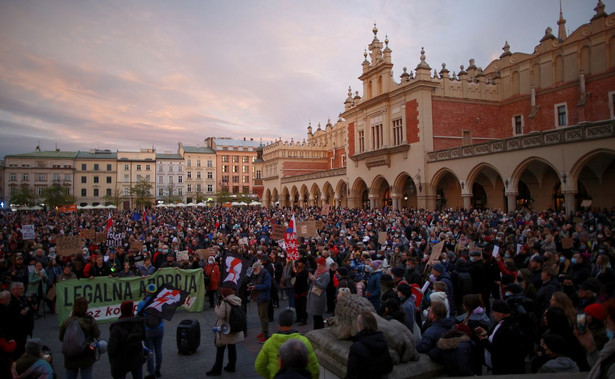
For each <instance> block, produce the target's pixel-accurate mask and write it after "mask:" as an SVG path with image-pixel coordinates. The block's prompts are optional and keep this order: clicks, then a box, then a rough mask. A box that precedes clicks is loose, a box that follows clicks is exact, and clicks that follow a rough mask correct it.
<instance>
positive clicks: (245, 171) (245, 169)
mask: <svg viewBox="0 0 615 379" xmlns="http://www.w3.org/2000/svg"><path fill="white" fill-rule="evenodd" d="M241 172H243V173H244V174H247V173H249V172H250V166H242V167H241Z"/></svg>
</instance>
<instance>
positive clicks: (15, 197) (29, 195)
mask: <svg viewBox="0 0 615 379" xmlns="http://www.w3.org/2000/svg"><path fill="white" fill-rule="evenodd" d="M11 203H12V204H15V205H25V206H27V207H31V206H33V205H36V194H35V193H34V189H33V188H31V187H30V186H29V185H27V184H22V185H20V186H19V187H17V190H16V191H15V193H13V194H12V195H11Z"/></svg>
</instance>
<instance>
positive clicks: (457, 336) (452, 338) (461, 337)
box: [437, 331, 470, 350]
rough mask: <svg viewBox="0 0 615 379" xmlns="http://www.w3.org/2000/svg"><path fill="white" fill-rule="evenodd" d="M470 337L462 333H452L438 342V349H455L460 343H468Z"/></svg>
mask: <svg viewBox="0 0 615 379" xmlns="http://www.w3.org/2000/svg"><path fill="white" fill-rule="evenodd" d="M469 341H470V337H469V336H468V335H467V334H465V333H464V332H459V331H454V332H451V333H450V334H448V335H444V337H442V338H440V339H439V340H438V344H437V346H438V348H439V349H441V350H452V349H456V348H457V346H459V345H460V344H461V343H462V342H469Z"/></svg>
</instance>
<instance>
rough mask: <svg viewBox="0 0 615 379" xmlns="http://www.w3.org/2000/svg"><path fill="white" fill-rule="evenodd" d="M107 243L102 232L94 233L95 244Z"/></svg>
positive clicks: (105, 236)
mask: <svg viewBox="0 0 615 379" xmlns="http://www.w3.org/2000/svg"><path fill="white" fill-rule="evenodd" d="M106 241H107V235H106V234H105V233H102V232H100V233H99V232H96V243H102V242H106Z"/></svg>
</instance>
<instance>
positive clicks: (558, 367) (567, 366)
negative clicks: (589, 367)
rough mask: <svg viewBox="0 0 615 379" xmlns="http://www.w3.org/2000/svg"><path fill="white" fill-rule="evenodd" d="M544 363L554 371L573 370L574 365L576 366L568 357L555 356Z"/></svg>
mask: <svg viewBox="0 0 615 379" xmlns="http://www.w3.org/2000/svg"><path fill="white" fill-rule="evenodd" d="M546 364H547V365H548V366H549V367H550V368H551V369H554V371H555V372H567V371H570V370H574V368H575V367H577V368H578V365H577V364H576V362H575V361H573V360H572V359H571V358H568V357H556V358H554V359H551V360H550V361H548V362H547V363H546Z"/></svg>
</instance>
